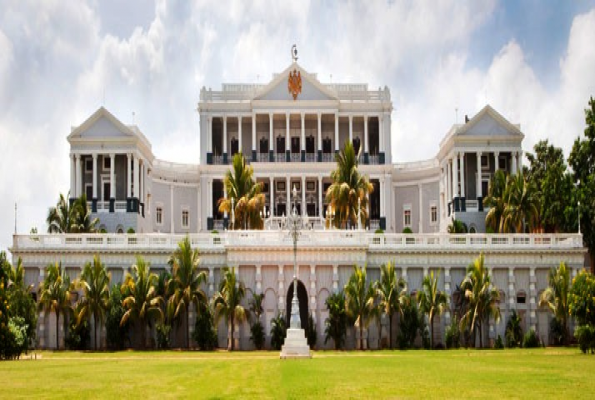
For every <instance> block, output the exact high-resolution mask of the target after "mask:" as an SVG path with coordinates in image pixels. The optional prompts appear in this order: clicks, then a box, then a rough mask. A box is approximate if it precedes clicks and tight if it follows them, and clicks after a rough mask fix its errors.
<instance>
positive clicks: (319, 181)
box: [318, 175, 324, 218]
mask: <svg viewBox="0 0 595 400" xmlns="http://www.w3.org/2000/svg"><path fill="white" fill-rule="evenodd" d="M322 209H323V207H322V175H319V176H318V216H319V217H320V218H324V215H323V214H322Z"/></svg>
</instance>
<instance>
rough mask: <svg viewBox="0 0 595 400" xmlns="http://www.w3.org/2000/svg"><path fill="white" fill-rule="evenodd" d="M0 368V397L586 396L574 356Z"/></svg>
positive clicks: (100, 357)
mask: <svg viewBox="0 0 595 400" xmlns="http://www.w3.org/2000/svg"><path fill="white" fill-rule="evenodd" d="M38 354H41V356H42V359H41V360H33V361H29V360H26V361H14V362H0V382H2V384H1V385H2V390H1V391H0V398H11V399H14V398H22V397H27V398H29V397H35V398H38V397H43V398H88V397H105V398H110V399H115V398H126V399H128V398H157V397H160V398H161V397H168V398H180V397H192V398H196V397H200V398H259V399H260V398H312V397H317V398H428V397H430V398H454V397H458V398H469V397H471V398H521V399H526V398H571V399H575V398H592V397H593V396H594V391H595V383H594V378H593V367H594V366H595V357H594V356H585V355H583V354H581V353H580V351H579V350H578V349H576V348H575V349H535V350H503V351H495V350H483V351H478V350H455V351H433V352H431V351H421V350H419V351H378V352H345V353H344V352H330V351H329V352H326V351H323V352H315V353H314V358H313V359H311V360H280V359H279V353H278V352H234V353H227V352H215V353H199V352H179V351H171V352H132V351H129V352H118V353H80V352H57V353H52V352H42V353H38Z"/></svg>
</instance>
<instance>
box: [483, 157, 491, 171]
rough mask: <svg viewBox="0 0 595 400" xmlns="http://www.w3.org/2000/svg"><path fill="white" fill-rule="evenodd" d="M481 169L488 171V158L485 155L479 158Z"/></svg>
mask: <svg viewBox="0 0 595 400" xmlns="http://www.w3.org/2000/svg"><path fill="white" fill-rule="evenodd" d="M481 169H487V170H489V169H490V157H489V156H488V155H487V154H486V155H482V156H481Z"/></svg>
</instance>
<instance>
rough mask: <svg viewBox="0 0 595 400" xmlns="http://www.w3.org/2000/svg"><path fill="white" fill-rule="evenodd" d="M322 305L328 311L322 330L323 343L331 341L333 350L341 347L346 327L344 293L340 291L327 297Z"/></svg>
mask: <svg viewBox="0 0 595 400" xmlns="http://www.w3.org/2000/svg"><path fill="white" fill-rule="evenodd" d="M324 304H325V305H326V309H327V310H328V317H327V318H326V321H325V325H326V328H325V329H324V343H325V344H326V342H328V341H329V339H333V342H334V343H335V350H339V349H340V348H342V347H343V342H344V341H345V329H346V327H347V313H346V312H345V293H344V292H343V291H340V292H338V293H333V294H331V295H329V296H328V297H327V298H326V300H325V302H324Z"/></svg>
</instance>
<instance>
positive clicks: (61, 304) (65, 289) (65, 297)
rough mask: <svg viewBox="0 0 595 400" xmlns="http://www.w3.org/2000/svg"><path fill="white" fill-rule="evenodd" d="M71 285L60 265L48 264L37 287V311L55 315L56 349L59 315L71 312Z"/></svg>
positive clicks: (57, 345)
mask: <svg viewBox="0 0 595 400" xmlns="http://www.w3.org/2000/svg"><path fill="white" fill-rule="evenodd" d="M72 289H73V285H72V284H71V282H70V277H69V276H68V274H67V273H66V269H64V268H62V264H60V263H55V264H49V265H48V266H47V267H46V270H45V279H44V280H43V282H41V284H40V285H39V305H38V306H39V309H40V310H43V311H45V312H48V313H49V312H54V313H56V349H59V348H60V336H59V333H60V330H59V329H58V327H59V326H60V314H66V313H67V312H69V311H72V306H71V304H70V291H71V290H72Z"/></svg>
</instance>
